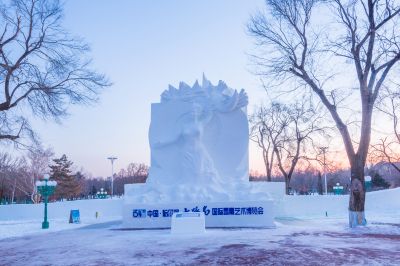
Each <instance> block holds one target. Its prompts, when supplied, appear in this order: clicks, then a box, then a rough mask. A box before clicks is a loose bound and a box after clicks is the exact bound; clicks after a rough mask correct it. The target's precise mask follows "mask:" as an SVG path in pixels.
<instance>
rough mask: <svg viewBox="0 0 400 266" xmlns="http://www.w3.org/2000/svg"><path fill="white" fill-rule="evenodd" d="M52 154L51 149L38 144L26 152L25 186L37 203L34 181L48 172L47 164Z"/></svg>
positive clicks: (33, 200)
mask: <svg viewBox="0 0 400 266" xmlns="http://www.w3.org/2000/svg"><path fill="white" fill-rule="evenodd" d="M53 156H54V152H53V150H52V149H50V148H47V149H43V148H42V147H40V146H38V147H36V149H30V150H29V151H28V154H27V164H28V165H27V173H28V177H27V178H26V179H25V182H26V184H27V187H29V188H30V194H29V195H30V197H31V200H32V202H33V203H38V200H39V198H38V193H37V187H36V185H35V183H36V181H37V180H39V179H41V178H43V176H44V174H45V173H48V172H49V170H50V169H49V164H50V161H51V158H52V157H53Z"/></svg>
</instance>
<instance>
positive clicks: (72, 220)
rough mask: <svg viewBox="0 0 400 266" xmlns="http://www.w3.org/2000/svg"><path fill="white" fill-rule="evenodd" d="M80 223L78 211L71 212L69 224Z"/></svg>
mask: <svg viewBox="0 0 400 266" xmlns="http://www.w3.org/2000/svg"><path fill="white" fill-rule="evenodd" d="M80 222H81V217H80V213H79V210H71V212H70V213H69V223H70V224H79V223H80Z"/></svg>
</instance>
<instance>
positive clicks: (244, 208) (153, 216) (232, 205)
mask: <svg viewBox="0 0 400 266" xmlns="http://www.w3.org/2000/svg"><path fill="white" fill-rule="evenodd" d="M148 185H149V184H128V185H125V196H124V205H123V225H122V227H123V228H133V229H154V228H171V218H172V216H173V214H174V213H177V212H202V213H204V216H205V226H206V228H212V227H227V228H232V227H262V228H275V224H274V209H275V206H274V201H273V200H269V195H268V193H266V192H263V191H260V187H259V186H258V185H259V184H256V183H255V184H247V185H246V184H245V183H243V184H242V185H240V186H238V187H237V189H240V191H241V192H245V193H243V194H242V193H239V192H237V193H233V191H230V192H231V193H229V194H231V195H233V199H231V200H229V199H228V200H225V201H213V200H212V197H213V195H212V194H210V195H208V196H209V197H210V200H204V201H195V200H193V199H192V200H188V201H181V200H178V199H179V195H177V194H175V195H174V194H173V193H172V194H170V195H169V196H170V197H168V195H167V194H165V193H166V191H164V192H162V191H160V188H158V189H157V188H154V187H153V188H151V185H150V186H148ZM160 192H161V193H160ZM180 193H182V194H186V195H193V194H191V193H190V189H188V190H187V193H185V192H184V191H180ZM205 194H207V193H205ZM156 195H158V196H156ZM173 196H176V198H173ZM214 196H216V195H214ZM216 198H218V197H217V196H216Z"/></svg>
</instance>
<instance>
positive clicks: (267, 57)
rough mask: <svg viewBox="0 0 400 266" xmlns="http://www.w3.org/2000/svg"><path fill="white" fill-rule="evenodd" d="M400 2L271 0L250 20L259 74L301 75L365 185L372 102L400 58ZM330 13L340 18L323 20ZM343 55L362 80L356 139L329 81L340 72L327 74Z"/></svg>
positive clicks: (354, 172) (295, 77)
mask: <svg viewBox="0 0 400 266" xmlns="http://www.w3.org/2000/svg"><path fill="white" fill-rule="evenodd" d="M399 3H400V2H399V1H398V0H347V1H345V0H331V1H324V0H267V1H266V4H267V11H266V12H264V13H259V14H257V15H255V16H253V17H252V18H251V20H250V23H249V25H248V30H249V33H250V34H251V35H252V36H254V38H255V40H256V43H257V44H258V46H259V48H260V51H261V53H260V54H257V55H256V56H255V57H256V59H257V62H258V64H259V66H260V69H262V70H261V71H260V74H261V75H264V76H267V75H269V76H271V77H273V78H274V79H276V80H281V81H286V80H288V79H291V80H296V81H298V82H300V83H302V84H304V85H306V87H307V88H308V89H310V90H311V91H312V93H313V95H315V96H317V97H318V99H319V100H320V102H322V103H323V104H324V106H325V107H326V108H327V110H328V111H329V113H330V115H331V118H332V119H333V121H334V122H335V124H336V127H337V129H338V130H339V132H340V134H341V137H342V139H343V143H344V147H345V150H346V153H347V156H348V159H349V163H350V166H351V175H352V179H353V180H354V179H358V180H360V181H361V183H362V184H363V182H364V166H365V163H366V158H367V154H368V148H369V144H370V139H371V119H372V113H373V107H374V105H375V101H376V99H377V97H378V95H379V92H380V90H381V88H382V86H383V85H384V83H385V80H387V78H388V77H389V76H390V75H391V74H392V75H393V73H394V72H393V71H394V69H395V68H396V67H398V65H399V64H398V62H399V61H400V45H399V41H400V31H399V27H398V25H399V22H400V16H399V14H400V4H399ZM321 10H322V11H323V12H324V13H323V14H324V16H321V14H319V17H317V19H316V18H315V15H316V14H315V13H316V12H317V11H321ZM329 16H330V17H332V18H334V19H335V21H334V22H333V23H326V24H323V22H324V18H325V17H329ZM321 24H322V25H321ZM332 25H333V26H332ZM266 51H267V52H266ZM328 58H329V59H330V60H327V59H328ZM341 58H342V59H343V58H344V59H345V60H346V62H351V64H352V65H353V68H352V69H353V71H354V72H353V75H352V78H353V80H356V81H357V82H356V85H355V86H356V87H357V91H358V97H357V98H358V99H359V104H360V106H361V111H360V113H361V119H360V120H361V121H360V136H359V138H358V139H355V140H353V139H352V137H351V134H350V130H349V128H348V124H347V123H346V121H345V120H344V119H343V115H341V114H340V113H339V110H338V107H339V106H338V104H339V102H338V97H337V94H335V90H334V89H332V88H330V86H332V84H330V83H329V82H328V81H330V80H332V78H334V80H335V81H340V77H339V76H337V75H336V74H337V73H329V72H328V73H322V71H323V70H326V69H329V68H330V67H332V64H337V63H338V62H341V61H340V59H341ZM346 75H347V77H348V76H349V73H346ZM342 78H346V77H342ZM353 87H354V86H353ZM353 87H349V88H348V90H350V91H351V90H353ZM352 187H355V188H361V190H362V191H358V192H357V193H361V194H362V195H360V197H358V198H360V199H363V198H364V193H365V192H364V191H363V188H362V187H363V186H352ZM352 195H353V194H352ZM351 201H352V200H351ZM361 207H362V208H361ZM359 208H361V209H359ZM350 210H352V211H359V212H363V211H364V204H359V203H357V204H354V205H352V206H350Z"/></svg>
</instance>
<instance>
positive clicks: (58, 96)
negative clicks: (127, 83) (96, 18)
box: [0, 0, 110, 142]
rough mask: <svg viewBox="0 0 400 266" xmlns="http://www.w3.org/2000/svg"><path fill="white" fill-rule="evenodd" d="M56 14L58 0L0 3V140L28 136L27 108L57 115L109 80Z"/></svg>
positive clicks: (89, 99) (91, 95) (58, 12)
mask: <svg viewBox="0 0 400 266" xmlns="http://www.w3.org/2000/svg"><path fill="white" fill-rule="evenodd" d="M62 17H63V10H62V5H61V4H60V2H59V1H58V0H10V1H6V2H5V3H4V2H2V4H0V86H1V88H2V89H1V93H0V140H9V141H14V142H19V139H20V138H22V137H33V136H34V132H33V130H32V129H31V127H30V125H29V120H28V117H29V114H32V113H33V114H34V115H36V116H38V117H40V118H42V119H48V118H54V119H56V120H58V119H59V118H61V117H62V116H64V115H66V114H67V107H68V105H69V104H85V103H89V102H93V101H95V100H96V99H97V95H98V92H99V90H100V89H101V88H103V87H105V86H108V85H110V84H109V82H108V81H107V80H106V78H105V77H104V76H103V75H102V74H98V73H96V72H95V71H92V70H90V68H89V64H90V60H89V59H88V57H87V52H88V50H89V47H88V46H87V45H86V44H85V43H84V42H83V41H82V40H81V39H79V38H74V37H72V36H71V35H70V34H68V33H67V32H66V30H65V29H64V28H63V27H62V25H61V23H62Z"/></svg>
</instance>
